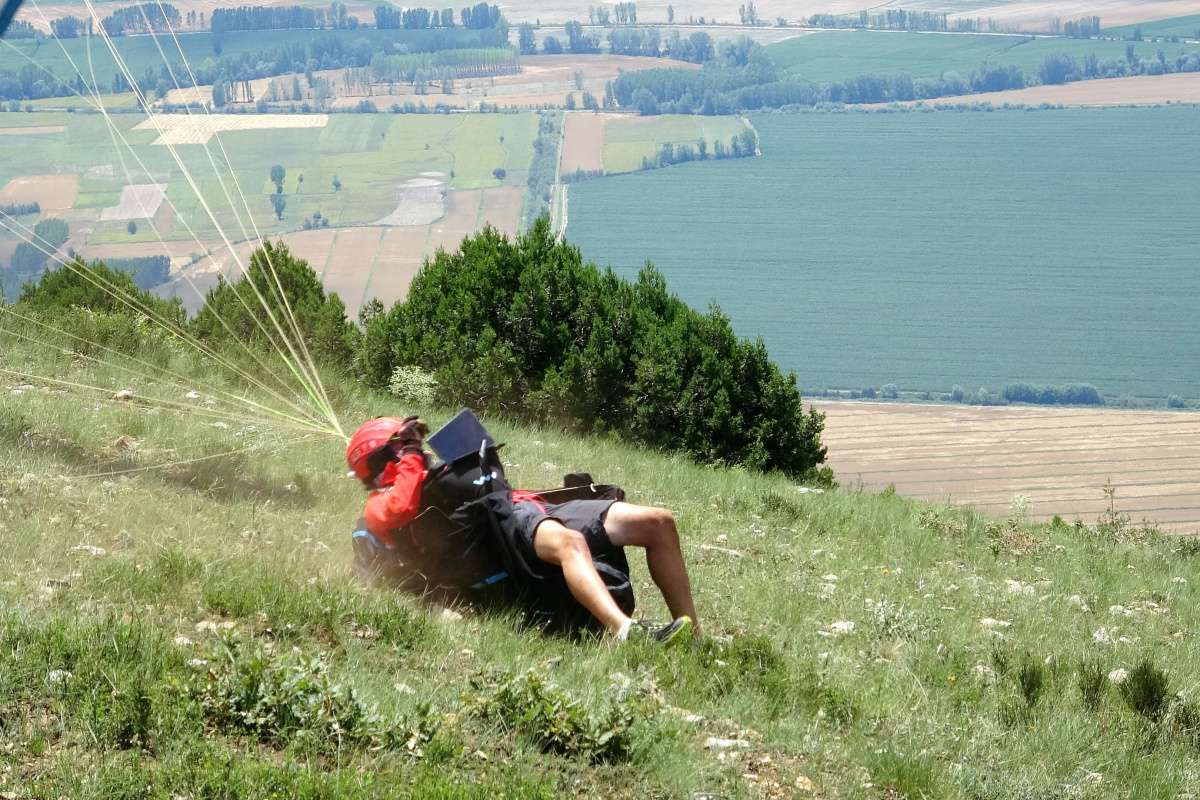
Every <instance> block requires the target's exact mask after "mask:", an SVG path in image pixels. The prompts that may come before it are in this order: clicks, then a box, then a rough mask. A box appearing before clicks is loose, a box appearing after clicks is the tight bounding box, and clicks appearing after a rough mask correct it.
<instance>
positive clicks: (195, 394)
mask: <svg viewBox="0 0 1200 800" xmlns="http://www.w3.org/2000/svg"><path fill="white" fill-rule="evenodd" d="M184 398H185V399H187V400H199V399H200V393H199V392H197V391H191V392H188V393H187V394H185V395H184Z"/></svg>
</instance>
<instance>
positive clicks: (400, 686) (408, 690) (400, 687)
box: [392, 683, 417, 694]
mask: <svg viewBox="0 0 1200 800" xmlns="http://www.w3.org/2000/svg"><path fill="white" fill-rule="evenodd" d="M392 688H393V689H395V690H396V691H397V692H399V693H400V694H416V693H417V690H416V689H414V688H413V687H411V686H409V685H408V684H407V683H393V684H392Z"/></svg>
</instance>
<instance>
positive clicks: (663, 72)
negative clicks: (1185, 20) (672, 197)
mask: <svg viewBox="0 0 1200 800" xmlns="http://www.w3.org/2000/svg"><path fill="white" fill-rule="evenodd" d="M1172 72H1200V53H1188V54H1182V55H1180V56H1178V57H1176V58H1175V59H1173V60H1172V59H1168V58H1167V57H1166V55H1165V54H1164V53H1163V51H1162V50H1159V51H1158V54H1157V57H1155V58H1153V59H1143V58H1141V57H1140V56H1139V55H1138V53H1137V52H1136V50H1135V48H1134V45H1133V44H1132V43H1131V44H1129V45H1128V46H1127V47H1126V53H1125V58H1124V59H1107V60H1104V61H1101V60H1100V59H1099V58H1098V57H1097V56H1096V55H1095V54H1089V55H1088V56H1086V57H1085V58H1084V59H1083V60H1082V61H1079V60H1077V59H1076V58H1075V57H1074V56H1072V55H1069V54H1066V53H1061V54H1051V55H1048V56H1047V57H1046V59H1045V60H1044V62H1043V64H1042V65H1041V67H1040V68H1039V69H1038V72H1037V74H1036V75H1034V76H1026V74H1025V72H1024V70H1022V69H1021V68H1020V67H1018V66H1016V65H993V64H983V65H981V66H980V67H979V68H978V69H975V70H972V71H971V72H970V73H968V74H966V75H961V74H959V73H957V72H945V73H943V74H942V75H941V76H940V77H937V78H915V79H914V78H913V77H912V76H910V75H907V74H904V73H899V74H890V75H879V74H874V73H867V74H863V75H857V76H855V77H852V78H849V79H847V80H843V81H832V82H824V83H817V82H813V81H807V80H804V79H802V78H796V77H792V76H787V75H784V74H782V73H781V71H780V70H779V68H778V67H777V66H776V65H775V64H774V63H773V62H771V61H770V59H768V58H767V57H766V56H765V55H764V54H763V52H762V48H761V46H760V45H757V44H755V43H753V42H750V41H749V40H742V41H737V42H725V43H722V45H721V47H720V48H719V50H718V52H717V53H716V55H715V57H714V58H712V59H710V60H708V61H707V62H705V63H704V65H703V68H702V69H700V70H684V69H669V68H663V69H651V70H639V71H637V72H624V73H622V74H621V75H619V76H618V77H617V78H616V79H615V80H614V81H612V82H611V84H610V93H611V95H612V96H613V98H614V99H615V102H616V103H617V104H618V105H619V106H621V107H623V108H629V109H634V110H636V111H637V112H638V113H640V114H646V115H649V114H706V115H719V114H731V113H735V112H737V111H742V110H752V109H760V108H784V107H788V106H802V107H811V106H816V105H821V104H826V103H844V104H860V103H891V102H903V101H911V100H933V99H937V98H939V97H949V96H954V95H963V94H976V93H981V92H998V91H1003V90H1006V89H1021V88H1024V87H1026V86H1028V85H1032V84H1035V83H1043V84H1057V83H1066V82H1068V81H1075V80H1087V79H1090V78H1109V77H1124V76H1128V75H1161V74H1166V73H1172Z"/></svg>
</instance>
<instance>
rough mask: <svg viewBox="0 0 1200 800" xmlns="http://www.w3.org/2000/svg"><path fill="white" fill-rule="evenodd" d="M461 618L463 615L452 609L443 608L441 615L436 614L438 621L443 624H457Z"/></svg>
mask: <svg viewBox="0 0 1200 800" xmlns="http://www.w3.org/2000/svg"><path fill="white" fill-rule="evenodd" d="M462 618H463V615H462V614H460V613H458V612H457V611H455V610H454V609H452V608H443V609H442V613H441V614H438V619H440V620H442V621H443V622H459V621H460V620H462Z"/></svg>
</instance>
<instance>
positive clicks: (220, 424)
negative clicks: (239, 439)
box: [208, 420, 229, 431]
mask: <svg viewBox="0 0 1200 800" xmlns="http://www.w3.org/2000/svg"><path fill="white" fill-rule="evenodd" d="M208 427H210V428H216V429H218V430H222V431H224V430H228V429H229V423H227V422H221V421H220V420H218V421H216V422H210V423H209V424H208Z"/></svg>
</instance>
